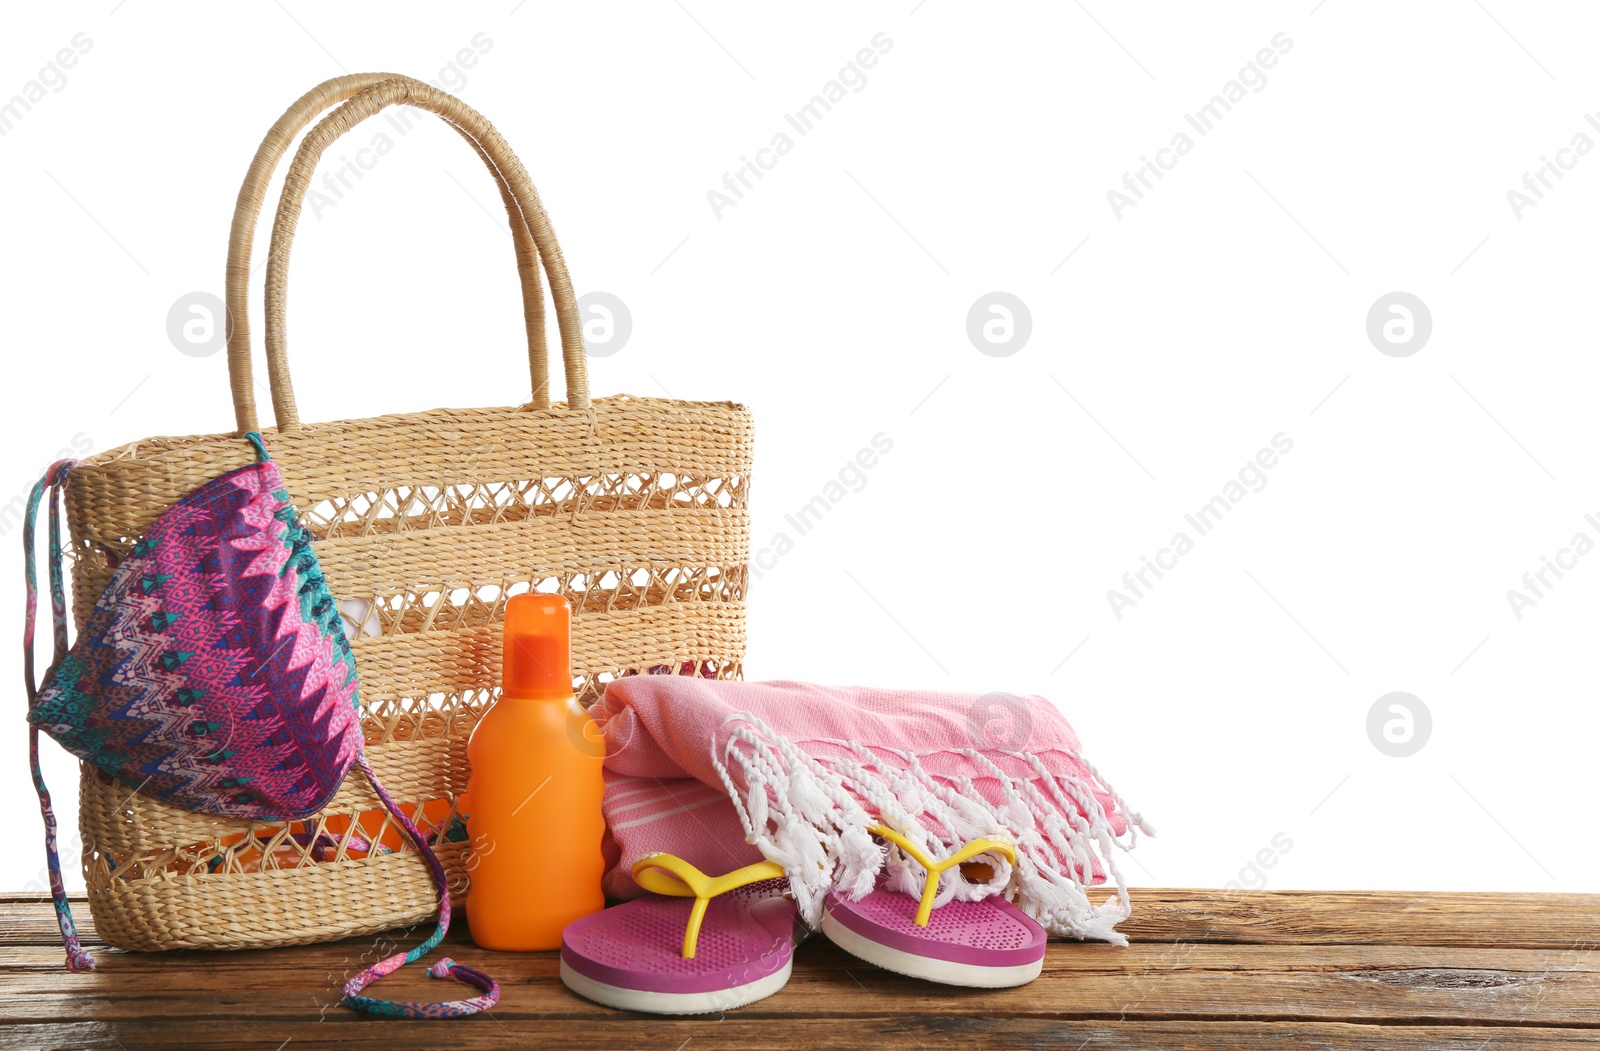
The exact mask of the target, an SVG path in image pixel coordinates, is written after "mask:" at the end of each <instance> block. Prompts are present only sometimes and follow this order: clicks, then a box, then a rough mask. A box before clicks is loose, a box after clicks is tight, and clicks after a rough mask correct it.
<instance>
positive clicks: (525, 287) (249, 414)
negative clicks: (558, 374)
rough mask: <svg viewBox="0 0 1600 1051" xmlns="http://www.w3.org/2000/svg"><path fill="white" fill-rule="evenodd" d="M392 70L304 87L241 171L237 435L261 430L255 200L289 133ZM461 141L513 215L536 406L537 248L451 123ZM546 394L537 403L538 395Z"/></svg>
mask: <svg viewBox="0 0 1600 1051" xmlns="http://www.w3.org/2000/svg"><path fill="white" fill-rule="evenodd" d="M408 79H410V78H408V77H403V76H401V75H399V74H397V73H355V74H351V75H349V76H343V77H335V78H333V79H332V80H327V81H324V82H323V83H321V84H318V85H317V86H316V87H314V88H312V89H311V90H310V91H308V92H306V93H305V94H304V95H302V96H301V97H300V98H299V99H297V100H296V101H295V103H294V105H292V106H290V107H289V108H288V109H287V110H285V111H284V113H283V116H281V117H279V118H278V120H277V122H276V123H275V124H273V126H272V128H271V129H270V130H269V131H268V132H267V135H266V138H264V139H262V140H261V145H260V146H259V147H257V149H256V154H255V157H254V158H252V159H251V162H250V168H249V170H248V171H247V172H246V173H245V178H244V184H243V185H242V186H240V188H239V197H238V200H237V202H236V203H235V205H234V210H233V226H232V229H231V231H230V233H229V236H228V268H227V278H226V312H227V330H226V331H227V334H228V375H229V380H230V386H231V388H232V391H233V411H234V420H235V422H236V423H237V425H238V428H239V433H240V434H248V433H249V432H250V431H253V430H257V429H258V428H259V421H258V420H257V418H256V407H255V389H254V375H253V366H252V362H251V360H250V349H251V348H250V272H251V271H250V256H251V253H252V250H253V247H254V241H255V232H256V224H257V222H258V220H259V219H260V216H261V204H262V201H263V199H264V198H265V196H266V192H267V186H268V184H269V183H270V182H271V180H272V173H273V172H274V171H275V170H276V169H277V167H278V162H279V161H280V160H281V159H282V158H283V155H284V154H285V153H287V152H288V151H289V146H290V144H291V143H293V141H294V137H295V136H296V135H298V134H299V133H300V132H301V130H303V129H304V128H305V127H306V125H308V124H310V123H311V122H312V120H314V119H315V118H316V117H317V116H318V115H320V114H322V113H323V112H325V111H327V110H328V109H331V108H332V107H334V106H337V105H338V104H339V103H341V102H345V101H347V100H349V99H350V98H352V97H354V96H356V95H359V94H361V92H363V91H365V90H367V89H368V88H370V87H372V86H374V85H376V84H382V83H384V82H385V81H388V80H408ZM452 127H454V128H455V129H456V131H457V132H459V133H460V134H461V137H462V138H464V139H465V140H466V141H467V144H468V145H470V146H471V147H472V149H473V152H475V153H476V154H477V155H478V157H479V158H480V159H481V160H482V161H483V162H484V164H485V166H486V167H488V168H489V170H490V172H491V173H493V174H494V176H495V179H496V182H497V183H498V184H499V189H500V199H501V201H502V203H503V204H504V205H505V209H506V214H507V215H508V216H510V217H511V231H512V243H513V247H514V248H515V249H516V253H517V272H518V274H519V275H520V277H521V282H522V313H523V319H524V324H525V326H526V328H527V332H528V368H529V371H530V373H531V375H532V378H533V389H534V391H535V392H536V393H535V397H534V405H533V407H534V408H545V407H547V406H548V404H549V395H548V393H547V389H548V368H547V365H546V361H545V352H544V343H545V330H544V290H543V289H542V288H541V287H540V281H539V259H538V249H537V247H536V246H535V245H534V243H533V238H532V237H531V236H530V235H529V234H528V231H527V227H526V225H525V224H522V223H520V222H519V221H518V220H519V219H520V212H519V211H518V210H517V209H516V202H515V201H513V200H512V199H511V196H510V194H509V193H508V192H507V191H506V188H505V184H504V182H503V180H501V179H500V177H499V176H500V173H499V171H498V170H497V169H495V167H494V165H493V164H492V163H491V162H490V161H489V158H488V157H487V156H486V155H485V154H484V152H483V149H482V147H480V146H479V145H478V143H477V140H475V139H474V138H473V137H472V136H471V135H469V134H468V133H467V132H466V130H465V129H463V128H461V127H460V126H459V125H452ZM540 391H546V393H545V394H544V403H543V404H540V396H539V394H538V392H540Z"/></svg>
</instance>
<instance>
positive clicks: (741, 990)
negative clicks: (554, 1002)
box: [561, 959, 794, 1015]
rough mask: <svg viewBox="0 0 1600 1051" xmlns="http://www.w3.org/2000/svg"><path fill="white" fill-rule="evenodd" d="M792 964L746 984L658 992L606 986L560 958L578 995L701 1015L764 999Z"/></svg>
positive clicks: (622, 1006) (627, 1007) (632, 1007)
mask: <svg viewBox="0 0 1600 1051" xmlns="http://www.w3.org/2000/svg"><path fill="white" fill-rule="evenodd" d="M793 967H794V961H793V960H792V959H790V960H787V961H785V962H784V965H783V969H782V970H778V971H774V972H773V973H772V974H769V975H767V976H766V977H765V978H761V979H759V980H757V981H754V982H750V983H749V984H747V985H736V986H734V987H732V988H730V989H713V990H711V991H709V992H704V993H662V992H654V991H652V990H648V989H625V988H623V987H621V986H617V985H607V984H606V983H605V982H600V981H596V980H595V979H593V978H590V977H589V976H587V975H584V974H580V973H578V972H577V971H576V970H574V969H573V968H572V966H571V965H570V964H568V963H567V962H566V961H565V960H562V961H561V981H562V982H563V983H565V985H566V987H567V988H568V989H571V990H572V991H573V992H575V993H577V994H578V995H579V996H581V997H583V998H585V999H587V1000H593V1001H594V1002H595V1003H597V1004H604V1005H605V1006H606V1007H615V1008H617V1009H618V1010H621V1011H641V1012H644V1013H646V1014H658V1015H703V1014H716V1013H717V1012H719V1011H731V1010H732V1009H733V1008H735V1007H743V1006H744V1005H745V1004H753V1003H755V1002H756V1001H757V1000H764V999H766V998H767V997H769V996H771V995H772V994H773V993H775V992H777V991H778V990H779V989H782V988H783V987H784V985H785V984H786V983H787V982H788V981H789V972H790V971H791V970H792V969H793Z"/></svg>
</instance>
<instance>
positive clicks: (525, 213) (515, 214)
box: [243, 77, 589, 432]
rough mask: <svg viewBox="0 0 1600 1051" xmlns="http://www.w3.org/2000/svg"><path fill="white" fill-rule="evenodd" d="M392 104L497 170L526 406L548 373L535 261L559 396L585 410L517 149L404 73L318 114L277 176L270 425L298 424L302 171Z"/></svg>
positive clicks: (535, 202) (575, 324)
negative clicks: (291, 322)
mask: <svg viewBox="0 0 1600 1051" xmlns="http://www.w3.org/2000/svg"><path fill="white" fill-rule="evenodd" d="M400 104H410V106H416V107H418V109H424V110H429V112H432V114H435V115H438V117H442V118H445V122H446V123H450V125H453V126H456V130H458V131H461V133H462V134H464V136H467V138H469V139H470V141H472V142H474V146H475V149H477V150H478V154H480V157H483V158H485V162H486V163H490V165H491V168H493V171H496V173H498V174H499V181H501V187H502V198H504V200H506V205H507V210H509V214H510V216H512V230H514V234H520V237H517V238H515V240H517V243H518V270H520V277H522V285H523V304H525V323H526V328H528V338H530V347H528V358H530V371H531V376H533V402H531V408H547V406H549V379H547V366H546V363H544V341H542V333H544V320H542V314H541V312H536V310H534V309H531V304H534V302H541V291H539V286H538V269H539V266H541V264H542V267H544V272H546V277H547V280H549V283H550V293H552V296H554V299H555V314H557V323H558V326H560V333H562V358H563V362H565V371H566V402H568V405H570V406H571V408H579V410H586V408H589V376H587V368H586V357H584V347H582V330H581V326H579V320H578V304H576V299H574V296H573V285H571V278H570V277H568V272H566V262H565V259H563V258H562V250H560V245H557V242H555V234H554V230H552V229H550V221H549V216H547V214H546V211H544V205H542V203H541V202H539V195H538V190H534V187H533V182H531V181H530V178H528V173H526V170H525V168H523V166H522V162H520V160H517V155H515V154H514V152H512V149H510V146H509V144H507V142H506V139H504V138H502V136H501V134H499V133H498V131H496V130H494V126H493V125H491V123H490V122H488V120H485V118H483V115H482V114H478V112H477V110H474V109H472V107H470V106H467V104H466V102H462V101H461V99H458V98H454V96H451V94H446V93H443V91H438V90H435V88H430V86H429V85H424V83H421V82H416V80H411V78H405V77H394V78H387V80H381V82H379V83H374V85H371V86H368V88H365V90H363V91H360V93H358V94H355V96H354V98H350V99H349V101H346V102H344V104H342V106H339V107H338V109H336V110H333V112H331V114H328V115H326V117H323V120H322V122H320V123H318V125H317V126H315V128H312V130H310V131H309V133H307V134H306V139H304V141H302V142H301V146H299V150H298V152H296V157H294V163H293V165H291V166H290V173H288V176H286V178H285V182H283V197H282V200H280V202H278V213H277V219H275V221H274V227H272V246H270V250H269V254H267V282H266V285H267V288H266V315H267V325H266V328H267V339H266V344H267V379H269V382H270V387H272V406H274V414H275V418H277V426H278V430H280V432H286V430H298V429H299V413H298V410H296V405H294V389H293V384H291V379H290V371H288V358H286V352H285V344H286V334H285V328H286V322H285V306H286V299H288V291H286V285H288V282H286V278H288V262H290V250H291V245H293V238H294V227H296V224H298V221H299V213H301V208H302V205H304V200H306V192H307V189H309V186H310V178H312V173H314V170H315V166H317V162H318V158H320V157H322V154H323V152H325V150H326V149H328V146H331V144H333V142H334V141H336V139H338V138H339V136H342V134H344V133H347V131H349V130H350V128H352V126H355V125H357V123H360V122H363V120H366V118H368V117H371V115H374V114H378V112H381V110H382V109H386V107H389V106H400ZM530 242H531V243H530ZM243 397H245V398H246V400H250V402H253V392H251V390H250V389H248V386H246V387H245V392H243Z"/></svg>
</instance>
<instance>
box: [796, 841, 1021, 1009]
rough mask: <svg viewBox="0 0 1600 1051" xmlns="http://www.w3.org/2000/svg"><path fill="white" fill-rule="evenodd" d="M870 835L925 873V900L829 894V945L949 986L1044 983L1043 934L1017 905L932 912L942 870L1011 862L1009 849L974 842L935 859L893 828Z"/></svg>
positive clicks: (880, 893)
mask: <svg viewBox="0 0 1600 1051" xmlns="http://www.w3.org/2000/svg"><path fill="white" fill-rule="evenodd" d="M872 831H873V832H875V833H877V834H878V835H880V836H882V837H883V838H885V839H887V840H889V841H890V842H891V843H893V844H895V845H896V846H898V847H899V848H900V849H901V850H903V851H905V853H906V854H907V856H909V857H911V858H912V859H914V860H915V861H917V862H918V863H919V864H921V865H922V867H923V868H925V869H927V871H928V875H927V878H926V879H925V880H924V886H923V891H922V900H921V901H920V902H919V901H917V900H915V899H913V898H910V897H908V896H907V895H904V894H900V893H897V892H895V891H892V890H889V889H888V888H887V887H885V886H883V885H882V884H879V886H878V887H876V888H875V889H874V890H872V891H871V892H870V893H868V894H867V895H866V896H865V897H864V898H861V899H860V900H859V901H850V900H849V899H847V898H844V897H842V896H840V895H839V894H837V893H830V894H829V895H828V897H827V900H826V902H825V903H824V911H823V917H822V933H824V934H826V935H827V936H828V939H829V940H830V941H832V942H833V943H834V944H835V945H837V946H839V948H841V949H843V950H844V951H845V952H847V953H849V954H851V955H852V956H856V957H859V958H860V959H863V960H865V961H867V962H868V963H870V964H874V965H876V966H878V967H882V968H883V969H884V970H887V971H894V972H896V973H897V974H904V975H909V976H911V977H913V978H923V979H926V980H927V981H930V982H940V983H942V984H945V985H964V986H970V987H972V988H977V989H1006V988H1010V987H1012V986H1016V985H1026V984H1027V983H1029V982H1031V981H1033V980H1034V979H1035V978H1037V977H1039V972H1040V971H1041V970H1043V968H1044V954H1045V941H1046V934H1045V930H1044V928H1043V927H1041V926H1039V924H1038V923H1037V922H1035V921H1034V920H1033V919H1032V918H1031V917H1030V916H1028V915H1027V914H1026V913H1024V912H1023V911H1022V910H1021V909H1019V908H1017V907H1016V906H1015V905H1013V904H1011V903H1010V902H1008V901H1005V900H1003V899H1001V898H999V897H990V898H984V899H982V900H980V901H952V902H948V903H947V904H945V905H943V906H941V907H940V908H938V909H937V910H935V909H934V908H933V899H934V898H935V897H936V896H937V895H938V892H939V877H940V876H941V875H942V874H943V873H944V872H945V871H947V870H949V869H952V868H955V867H956V866H957V865H959V864H961V863H962V862H964V861H969V860H971V859H972V858H974V857H976V856H977V855H979V854H1000V855H1002V856H1004V857H1006V858H1007V859H1008V860H1010V861H1012V862H1013V863H1014V862H1015V861H1016V852H1015V849H1014V848H1013V847H1012V846H1011V844H1009V843H1006V842H1003V841H1001V840H996V839H975V840H973V841H972V842H970V843H968V844H966V845H965V846H963V847H962V848H961V849H960V850H958V851H956V852H955V853H954V854H952V855H950V856H949V857H948V858H944V859H943V860H940V861H934V860H933V859H932V858H930V857H929V856H928V855H927V854H926V853H925V852H923V851H922V850H921V849H920V848H919V847H917V846H916V845H915V844H914V843H912V842H911V841H910V840H908V839H907V838H906V837H904V836H902V835H900V834H899V833H898V832H895V831H894V830H892V829H888V828H884V827H882V826H878V827H875V828H874V829H873V830H872Z"/></svg>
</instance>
